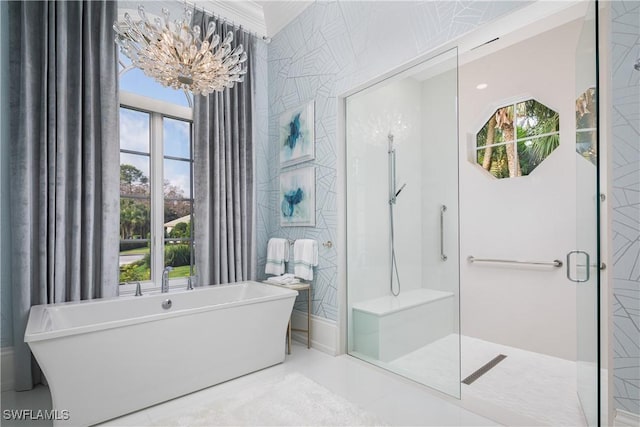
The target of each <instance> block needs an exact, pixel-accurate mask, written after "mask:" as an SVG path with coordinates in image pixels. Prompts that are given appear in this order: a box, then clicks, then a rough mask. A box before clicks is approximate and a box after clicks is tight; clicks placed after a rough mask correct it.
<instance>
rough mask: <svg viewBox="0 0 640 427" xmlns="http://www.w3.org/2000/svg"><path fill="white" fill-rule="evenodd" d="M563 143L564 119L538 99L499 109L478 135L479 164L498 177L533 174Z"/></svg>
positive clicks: (477, 160)
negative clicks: (561, 119) (561, 142)
mask: <svg viewBox="0 0 640 427" xmlns="http://www.w3.org/2000/svg"><path fill="white" fill-rule="evenodd" d="M559 144H560V116H559V115H558V113H557V112H555V111H553V110H552V109H550V108H549V107H547V106H546V105H544V104H541V103H540V102H538V101H536V100H535V99H529V100H527V101H523V102H518V103H514V104H511V105H505V106H504V107H500V108H498V109H497V110H496V111H495V112H494V113H493V114H492V115H491V117H489V120H488V121H487V122H486V123H485V125H484V126H483V127H482V129H480V131H479V132H478V133H477V134H476V155H475V158H476V162H477V163H478V164H479V165H480V166H482V168H483V169H484V170H486V171H487V172H489V173H490V174H491V175H493V176H495V177H496V178H513V177H517V176H524V175H529V174H530V173H531V172H532V171H533V170H534V169H535V168H536V167H537V166H538V165H539V164H540V163H542V161H543V160H544V159H546V158H547V157H548V156H549V155H550V154H551V153H552V152H553V150H555V149H556V148H557V147H558V145H559Z"/></svg>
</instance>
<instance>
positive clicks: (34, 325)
mask: <svg viewBox="0 0 640 427" xmlns="http://www.w3.org/2000/svg"><path fill="white" fill-rule="evenodd" d="M244 285H252V286H260V287H263V286H268V287H269V288H273V289H274V292H273V293H272V294H269V295H262V296H260V297H256V298H249V299H243V300H236V301H229V302H224V303H220V304H214V305H205V306H202V307H192V308H185V309H181V310H175V311H171V310H169V311H166V312H161V313H154V314H150V315H146V316H139V317H132V318H126V319H118V320H112V321H108V322H101V323H94V324H89V325H82V326H75V327H71V328H64V329H57V330H52V331H38V330H37V329H39V328H41V325H42V324H43V316H45V312H46V310H47V309H49V308H51V307H53V306H68V305H77V304H108V303H109V302H112V301H117V300H121V299H129V300H130V299H133V298H144V297H145V296H147V295H143V296H142V297H131V296H123V297H113V298H100V299H93V300H83V301H71V302H65V303H54V304H41V305H35V306H32V307H31V309H30V312H29V318H28V322H27V328H26V330H25V334H24V342H25V343H27V344H28V343H36V342H40V341H47V340H51V339H57V338H65V337H70V336H76V335H82V334H88V333H92V332H99V331H103V330H108V329H116V328H123V327H127V326H131V325H136V324H141V323H149V322H156V321H160V320H165V319H171V318H174V317H180V316H188V315H194V314H199V313H205V312H208V311H214V310H226V309H229V308H233V307H239V306H243V305H249V304H257V303H262V302H268V301H274V300H279V299H286V298H292V297H293V298H295V297H296V296H297V295H298V291H295V290H292V289H287V288H283V287H278V286H273V285H267V284H263V283H260V282H255V281H243V282H235V283H225V284H221V285H208V286H201V287H197V288H195V289H193V290H189V291H187V290H180V291H175V292H169V293H165V294H163V293H154V294H148V297H155V298H157V299H158V300H159V302H160V300H162V299H163V298H171V296H173V295H179V294H187V293H189V294H191V293H193V292H202V291H209V292H211V291H213V290H214V289H220V288H221V287H236V286H244ZM275 288H279V289H280V290H279V291H275Z"/></svg>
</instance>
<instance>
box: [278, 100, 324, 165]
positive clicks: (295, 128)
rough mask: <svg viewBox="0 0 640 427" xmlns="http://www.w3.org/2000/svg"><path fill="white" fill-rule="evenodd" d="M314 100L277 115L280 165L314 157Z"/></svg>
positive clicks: (293, 163)
mask: <svg viewBox="0 0 640 427" xmlns="http://www.w3.org/2000/svg"><path fill="white" fill-rule="evenodd" d="M314 109H315V101H310V102H308V103H306V104H304V105H301V106H299V107H296V108H292V109H290V110H287V111H285V112H283V113H282V114H280V117H279V122H278V124H279V137H278V143H279V150H280V167H287V166H292V165H295V164H298V163H303V162H307V161H309V160H313V159H314V158H315V144H316V142H315V111H314Z"/></svg>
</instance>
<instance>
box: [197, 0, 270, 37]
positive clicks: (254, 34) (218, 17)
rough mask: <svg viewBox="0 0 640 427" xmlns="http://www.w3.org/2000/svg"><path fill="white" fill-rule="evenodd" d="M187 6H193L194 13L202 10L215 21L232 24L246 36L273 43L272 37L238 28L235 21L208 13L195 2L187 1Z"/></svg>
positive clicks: (211, 12)
mask: <svg viewBox="0 0 640 427" xmlns="http://www.w3.org/2000/svg"><path fill="white" fill-rule="evenodd" d="M185 4H190V5H191V6H193V10H194V11H195V10H200V11H201V12H204V13H207V14H209V15H211V16H213V17H214V19H217V20H219V21H222V23H223V24H224V23H227V24H231V25H232V26H233V27H234V28H235V29H237V30H240V31H243V32H245V33H246V34H249V35H252V36H254V37H256V38H257V39H260V40H262V41H264V42H265V43H267V44H269V43H271V37H267V36H262V35H260V34H258V33H257V32H255V31H251V30H248V29H246V28H244V27H243V26H242V25H239V26H238V25H236V23H235V21H233V20H230V19H227V18H225V17H224V16H222V15H219V14H217V13H215V12H213V11H208V10H206V9H205V8H204V7H201V6H196V4H195V2H194V3H191V2H187V1H185Z"/></svg>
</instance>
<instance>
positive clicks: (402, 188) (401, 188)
mask: <svg viewBox="0 0 640 427" xmlns="http://www.w3.org/2000/svg"><path fill="white" fill-rule="evenodd" d="M406 186H407V183H406V182H405V183H404V184H402V187H400V189H399V190H398V191H396V194H395V197H398V194H400V192H401V191H402V190H404V187H406Z"/></svg>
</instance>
